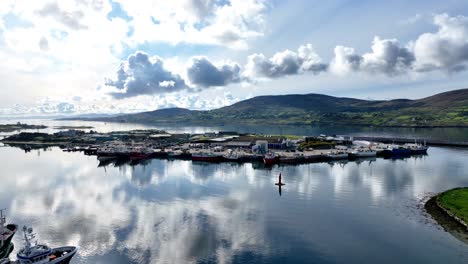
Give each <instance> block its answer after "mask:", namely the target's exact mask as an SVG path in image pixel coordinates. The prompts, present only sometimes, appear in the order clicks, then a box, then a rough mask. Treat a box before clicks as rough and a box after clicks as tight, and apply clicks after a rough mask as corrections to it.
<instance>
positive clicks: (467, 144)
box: [353, 136, 468, 148]
mask: <svg viewBox="0 0 468 264" xmlns="http://www.w3.org/2000/svg"><path fill="white" fill-rule="evenodd" d="M353 138H354V140H366V141H372V142H382V143H385V144H392V143H395V144H408V143H414V142H415V141H417V142H423V143H425V144H426V145H428V146H444V147H465V148H467V147H468V142H463V141H450V140H437V139H430V138H428V139H426V138H417V139H415V138H410V137H373V136H354V137H353Z"/></svg>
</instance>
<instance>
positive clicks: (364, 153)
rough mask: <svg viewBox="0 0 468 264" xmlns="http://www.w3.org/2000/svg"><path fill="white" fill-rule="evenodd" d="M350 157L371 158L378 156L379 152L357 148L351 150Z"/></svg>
mask: <svg viewBox="0 0 468 264" xmlns="http://www.w3.org/2000/svg"><path fill="white" fill-rule="evenodd" d="M348 155H349V158H354V159H355V158H369V157H375V156H377V152H376V151H373V150H370V149H356V150H353V151H351V152H350V153H349V154H348Z"/></svg>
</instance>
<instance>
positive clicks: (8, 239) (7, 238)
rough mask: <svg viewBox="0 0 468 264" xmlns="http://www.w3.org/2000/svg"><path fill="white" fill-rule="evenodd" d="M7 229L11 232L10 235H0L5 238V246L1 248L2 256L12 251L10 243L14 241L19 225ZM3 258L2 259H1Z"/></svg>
mask: <svg viewBox="0 0 468 264" xmlns="http://www.w3.org/2000/svg"><path fill="white" fill-rule="evenodd" d="M5 229H7V230H8V231H9V234H7V233H5V234H0V235H2V236H4V237H3V245H2V246H1V247H0V256H1V255H5V254H6V252H7V251H8V250H9V249H10V243H11V240H12V239H13V236H14V235H15V233H16V231H17V230H18V226H17V225H13V224H9V225H6V226H5ZM0 258H1V257H0Z"/></svg>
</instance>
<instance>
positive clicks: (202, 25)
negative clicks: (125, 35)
mask: <svg viewBox="0 0 468 264" xmlns="http://www.w3.org/2000/svg"><path fill="white" fill-rule="evenodd" d="M117 2H119V3H120V4H121V5H122V7H123V8H124V10H125V11H126V12H127V13H128V15H129V16H131V17H132V20H131V21H130V22H129V23H130V24H131V26H132V27H133V28H134V29H135V30H134V33H133V35H132V37H131V39H129V43H130V44H133V45H137V44H139V43H144V42H147V41H156V42H168V43H172V44H178V43H192V44H209V45H227V47H230V48H247V46H248V41H249V40H250V39H252V38H255V37H258V36H261V35H262V32H263V24H264V18H263V17H264V14H263V12H264V11H265V9H266V5H265V4H264V1H263V0H231V1H229V2H227V3H224V2H223V1H213V0H179V1H165V0H152V1H130V0H118V1H117Z"/></svg>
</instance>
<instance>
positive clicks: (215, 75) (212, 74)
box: [187, 57, 241, 87]
mask: <svg viewBox="0 0 468 264" xmlns="http://www.w3.org/2000/svg"><path fill="white" fill-rule="evenodd" d="M240 72H241V68H240V66H239V65H238V64H237V63H225V64H223V65H221V66H219V67H217V66H215V65H214V64H213V63H212V62H211V61H209V60H208V59H207V58H206V57H194V58H192V60H191V64H190V66H189V67H188V68H187V76H188V78H189V80H190V82H191V83H192V84H195V85H197V86H202V87H211V86H226V85H228V84H230V83H238V82H240V81H241V76H240Z"/></svg>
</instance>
